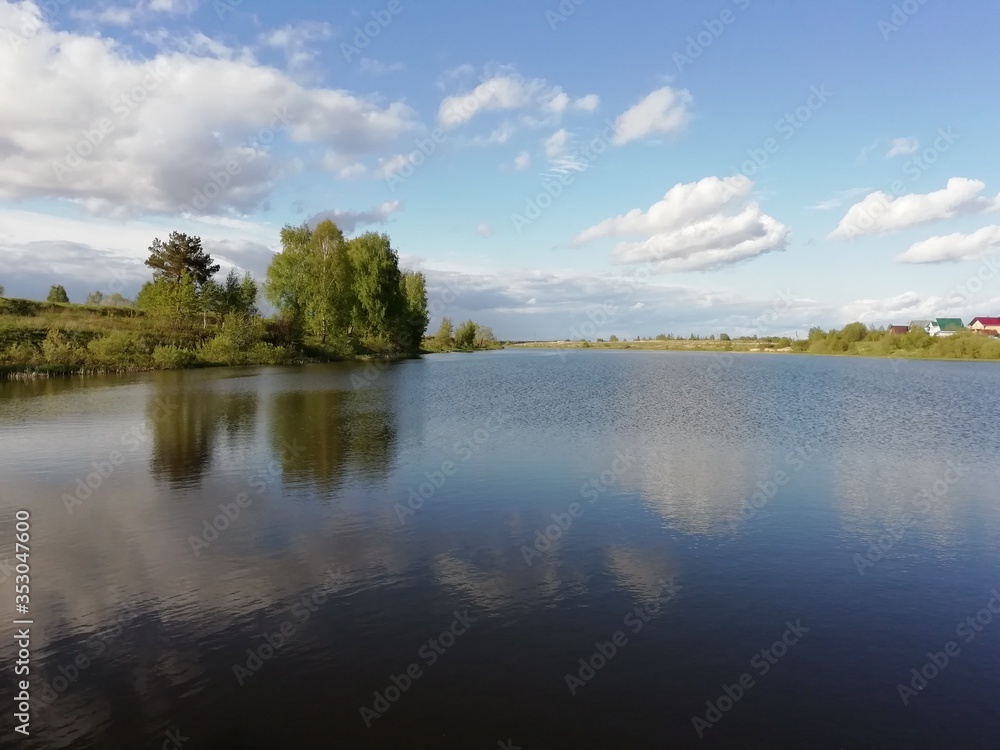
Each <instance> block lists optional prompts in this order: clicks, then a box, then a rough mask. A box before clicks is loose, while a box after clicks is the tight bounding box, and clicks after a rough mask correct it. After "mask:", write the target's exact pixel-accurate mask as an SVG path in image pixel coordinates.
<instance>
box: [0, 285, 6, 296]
mask: <svg viewBox="0 0 1000 750" xmlns="http://www.w3.org/2000/svg"><path fill="white" fill-rule="evenodd" d="M6 293H7V290H6V289H4V288H3V284H0V297H3V296H4V294H6Z"/></svg>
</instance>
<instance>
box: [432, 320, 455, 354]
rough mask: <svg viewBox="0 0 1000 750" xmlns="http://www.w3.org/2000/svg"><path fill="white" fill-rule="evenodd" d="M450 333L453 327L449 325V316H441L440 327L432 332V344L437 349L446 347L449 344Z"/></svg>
mask: <svg viewBox="0 0 1000 750" xmlns="http://www.w3.org/2000/svg"><path fill="white" fill-rule="evenodd" d="M452 334H453V327H452V325H451V318H442V320H441V327H440V328H438V331H437V333H435V334H434V344H435V345H436V346H437V348H438V349H447V348H448V347H450V346H451V337H452Z"/></svg>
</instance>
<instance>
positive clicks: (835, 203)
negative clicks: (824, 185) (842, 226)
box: [806, 198, 840, 211]
mask: <svg viewBox="0 0 1000 750" xmlns="http://www.w3.org/2000/svg"><path fill="white" fill-rule="evenodd" d="M806 208H809V209H812V210H815V211H832V210H833V209H835V208H840V199H839V198H830V199H829V200H825V201H820V202H819V203H813V204H812V205H811V206H806Z"/></svg>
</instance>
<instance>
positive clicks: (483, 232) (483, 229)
mask: <svg viewBox="0 0 1000 750" xmlns="http://www.w3.org/2000/svg"><path fill="white" fill-rule="evenodd" d="M476 234H478V235H479V236H480V237H492V236H493V225H492V224H490V223H489V222H488V221H484V222H483V223H482V224H480V225H479V226H477V227H476Z"/></svg>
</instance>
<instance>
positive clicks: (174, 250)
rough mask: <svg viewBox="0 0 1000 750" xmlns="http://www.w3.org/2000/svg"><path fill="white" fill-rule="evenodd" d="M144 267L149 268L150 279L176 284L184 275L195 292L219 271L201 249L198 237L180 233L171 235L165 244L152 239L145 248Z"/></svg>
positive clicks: (216, 265)
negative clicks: (188, 277) (151, 274)
mask: <svg viewBox="0 0 1000 750" xmlns="http://www.w3.org/2000/svg"><path fill="white" fill-rule="evenodd" d="M146 265H147V266H149V267H150V268H152V269H153V278H154V279H166V280H168V281H171V282H173V283H177V284H179V283H180V282H181V278H182V277H183V275H184V273H185V272H186V273H188V274H189V275H190V277H191V279H192V281H194V283H195V285H196V286H197V287H198V288H199V289H200V288H201V287H202V286H204V285H205V283H206V282H208V280H209V279H211V278H212V277H213V276H214V275H215V274H216V273H218V271H219V266H218V264H214V263H213V262H212V256H210V255H209V254H208V253H206V252H205V251H204V250H203V249H202V247H201V237H189V236H188V235H186V234H182V233H180V232H171V233H170V239H168V240H167V242H161V241H160V239H159V238H156V239H154V240H153V244H152V245H150V246H149V257H148V258H147V259H146Z"/></svg>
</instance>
